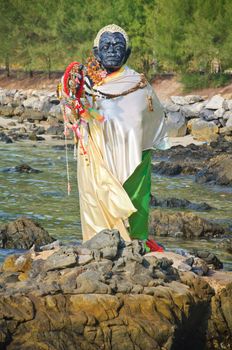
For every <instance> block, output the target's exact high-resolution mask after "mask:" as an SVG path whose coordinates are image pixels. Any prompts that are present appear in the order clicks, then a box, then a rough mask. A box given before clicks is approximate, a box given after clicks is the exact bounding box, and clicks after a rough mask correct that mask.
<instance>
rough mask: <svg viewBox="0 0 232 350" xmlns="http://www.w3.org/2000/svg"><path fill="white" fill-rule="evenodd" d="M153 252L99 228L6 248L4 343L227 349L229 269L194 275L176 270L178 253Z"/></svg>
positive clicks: (0, 318) (1, 308)
mask: <svg viewBox="0 0 232 350" xmlns="http://www.w3.org/2000/svg"><path fill="white" fill-rule="evenodd" d="M52 248H53V249H52ZM157 254H158V253H155V254H153V253H150V254H147V255H145V251H144V248H143V245H142V244H141V243H140V242H138V241H133V242H132V243H125V242H124V241H122V240H121V239H120V236H119V234H118V232H117V231H102V232H101V233H99V234H98V235H96V236H95V237H94V238H93V239H91V240H90V241H88V242H86V243H84V244H82V245H75V246H70V245H68V246H64V247H62V246H56V245H53V246H52V245H49V246H47V247H44V248H43V251H42V250H41V249H40V251H39V252H36V251H34V250H31V251H29V252H27V253H25V254H23V255H22V254H21V255H14V256H9V257H8V258H7V259H6V260H5V262H4V263H3V266H2V271H1V274H0V286H1V288H0V325H1V327H0V344H1V349H7V350H11V349H49V350H50V349H54V350H55V349H56V350H59V349H64V348H65V349H67V350H72V349H73V350H74V349H77V347H78V348H80V349H83V350H85V349H86V350H89V349H94V350H96V349H99V350H100V349H113V350H117V349H118V350H119V349H120V350H122V349H131V350H132V349H135V348H136V349H138V350H139V349H141V350H142V349H146V350H149V349H150V350H156V349H157V350H161V349H169V350H171V349H172V350H173V349H178V350H181V349H186V348H188V349H189V350H196V349H198V350H200V349H209V350H214V349H222V348H225V349H228V350H229V349H231V339H232V333H231V330H232V324H231V311H232V310H231V296H232V274H231V273H229V272H228V273H224V274H225V275H226V276H224V275H223V274H219V275H218V274H217V273H216V272H214V271H213V270H210V271H211V272H210V275H209V276H208V277H199V276H198V275H196V274H195V273H194V272H191V271H183V269H182V270H181V264H182V265H183V264H184V263H185V264H186V261H185V262H183V257H182V258H181V256H179V257H178V256H177V255H172V256H169V257H168V256H167V255H166V256H165V255H163V256H162V255H161V256H159V255H157ZM170 257H172V260H171V259H170ZM178 259H181V261H178ZM194 259H195V258H194ZM194 259H193V260H194ZM185 260H186V259H185ZM196 261H197V260H195V263H196ZM176 266H178V268H176ZM193 329H194V334H193Z"/></svg>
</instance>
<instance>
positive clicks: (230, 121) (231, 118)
mask: <svg viewBox="0 0 232 350" xmlns="http://www.w3.org/2000/svg"><path fill="white" fill-rule="evenodd" d="M226 127H227V128H229V127H232V115H231V116H230V117H229V118H228V120H227V122H226Z"/></svg>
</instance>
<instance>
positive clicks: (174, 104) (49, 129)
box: [0, 88, 232, 143]
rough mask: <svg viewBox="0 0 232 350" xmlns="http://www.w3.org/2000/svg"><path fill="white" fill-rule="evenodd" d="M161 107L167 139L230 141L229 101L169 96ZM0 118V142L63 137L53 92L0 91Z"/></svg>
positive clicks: (231, 105)
mask: <svg viewBox="0 0 232 350" xmlns="http://www.w3.org/2000/svg"><path fill="white" fill-rule="evenodd" d="M163 104H164V107H165V112H166V116H167V122H168V125H169V131H168V133H169V136H170V137H180V136H185V135H187V134H190V135H192V136H193V138H194V139H195V140H197V141H205V142H211V141H215V140H217V139H218V137H219V135H223V136H225V137H226V139H227V140H228V141H231V137H232V100H231V99H225V98H223V97H222V96H221V95H215V96H213V97H212V98H210V99H207V97H204V96H198V95H187V96H172V97H171V102H169V103H167V102H164V103H163ZM0 116H3V117H4V118H5V119H7V121H8V122H7V123H4V124H5V125H4V126H1V129H2V130H0V140H1V141H4V142H7V143H10V142H14V141H17V140H25V139H30V140H33V141H43V139H44V135H53V137H57V138H60V137H61V138H62V137H63V126H62V121H63V117H62V113H61V109H60V101H59V100H58V99H57V97H56V94H55V92H51V91H47V90H32V89H30V90H17V89H2V88H0ZM42 135H43V136H42Z"/></svg>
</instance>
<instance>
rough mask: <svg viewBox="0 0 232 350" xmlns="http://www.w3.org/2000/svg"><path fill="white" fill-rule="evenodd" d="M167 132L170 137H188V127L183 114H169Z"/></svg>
mask: <svg viewBox="0 0 232 350" xmlns="http://www.w3.org/2000/svg"><path fill="white" fill-rule="evenodd" d="M167 130H168V131H167V132H168V136H169V137H181V136H185V135H186V130H187V125H186V121H185V117H184V116H183V115H182V113H179V112H168V113H167Z"/></svg>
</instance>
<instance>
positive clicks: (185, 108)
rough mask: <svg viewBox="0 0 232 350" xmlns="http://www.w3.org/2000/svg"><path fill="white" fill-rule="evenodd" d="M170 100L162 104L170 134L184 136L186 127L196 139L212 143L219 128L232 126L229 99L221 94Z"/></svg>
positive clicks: (176, 97) (173, 97)
mask: <svg viewBox="0 0 232 350" xmlns="http://www.w3.org/2000/svg"><path fill="white" fill-rule="evenodd" d="M171 101H172V103H166V104H165V110H166V115H167V122H168V124H169V125H170V128H169V135H170V136H184V135H186V130H187V132H188V133H190V134H191V135H193V137H194V138H195V139H196V140H199V141H206V142H211V141H213V140H216V139H217V138H218V134H219V133H220V132H221V129H223V128H224V127H230V126H231V125H232V104H231V100H228V99H224V98H223V97H222V96H220V95H215V96H213V97H212V98H211V99H205V98H204V97H202V96H198V95H187V96H172V97H171ZM175 122H177V123H176V125H175ZM186 126H187V128H186ZM227 132H229V136H231V135H232V133H231V131H229V130H228V131H227Z"/></svg>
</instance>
